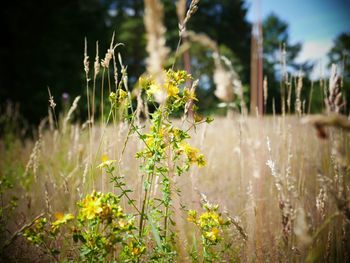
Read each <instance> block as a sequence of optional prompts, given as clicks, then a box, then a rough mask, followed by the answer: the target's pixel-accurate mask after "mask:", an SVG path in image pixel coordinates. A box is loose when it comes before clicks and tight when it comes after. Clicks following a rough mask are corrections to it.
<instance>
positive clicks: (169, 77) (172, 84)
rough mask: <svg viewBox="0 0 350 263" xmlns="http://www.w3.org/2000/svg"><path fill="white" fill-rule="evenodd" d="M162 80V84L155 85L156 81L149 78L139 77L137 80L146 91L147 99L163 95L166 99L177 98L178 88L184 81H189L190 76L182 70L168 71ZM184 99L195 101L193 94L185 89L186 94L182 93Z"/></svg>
mask: <svg viewBox="0 0 350 263" xmlns="http://www.w3.org/2000/svg"><path fill="white" fill-rule="evenodd" d="M164 78H165V80H164V83H157V81H156V80H155V79H153V78H151V77H149V78H142V77H141V78H140V79H139V84H140V86H141V87H143V88H144V89H145V90H146V93H147V95H148V96H149V97H151V96H153V97H160V96H162V95H163V94H164V95H165V97H166V98H179V93H180V88H179V86H180V85H181V84H183V83H184V82H186V80H188V79H191V75H189V74H187V73H186V71H184V70H179V71H173V70H168V71H165V72H164ZM184 97H186V98H187V99H190V98H192V99H195V95H194V92H190V91H189V90H188V89H186V92H185V91H184Z"/></svg>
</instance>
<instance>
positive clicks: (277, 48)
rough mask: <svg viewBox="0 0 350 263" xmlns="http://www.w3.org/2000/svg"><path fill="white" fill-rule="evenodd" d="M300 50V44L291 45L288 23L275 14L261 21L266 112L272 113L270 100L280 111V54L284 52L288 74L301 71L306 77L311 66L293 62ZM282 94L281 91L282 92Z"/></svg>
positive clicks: (281, 74) (281, 70)
mask: <svg viewBox="0 0 350 263" xmlns="http://www.w3.org/2000/svg"><path fill="white" fill-rule="evenodd" d="M301 48H302V45H301V43H295V44H292V43H291V41H290V38H289V32H288V23H287V22H285V21H283V20H281V19H280V18H279V17H278V16H277V15H276V14H273V13H272V14H270V15H269V16H267V17H266V18H265V19H264V21H263V50H264V51H263V53H264V57H263V68H264V75H265V76H266V77H267V80H268V88H269V92H268V93H269V94H268V102H267V112H271V111H272V99H273V98H274V99H275V103H276V110H278V111H279V110H280V109H281V103H280V102H281V85H280V82H281V81H282V77H283V74H284V73H283V69H282V65H281V58H282V55H281V53H282V52H283V50H285V55H284V58H285V62H286V70H287V72H288V73H289V74H291V73H292V72H294V73H295V72H297V71H299V70H302V71H303V72H304V74H305V75H306V76H307V75H308V74H309V73H310V71H311V69H312V64H311V63H309V62H305V63H303V64H299V63H297V62H296V61H295V60H296V58H297V56H298V54H299V52H300V50H301ZM282 92H283V90H282Z"/></svg>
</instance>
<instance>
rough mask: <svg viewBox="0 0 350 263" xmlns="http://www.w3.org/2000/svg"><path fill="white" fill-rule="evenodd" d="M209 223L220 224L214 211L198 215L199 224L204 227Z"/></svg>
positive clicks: (209, 224)
mask: <svg viewBox="0 0 350 263" xmlns="http://www.w3.org/2000/svg"><path fill="white" fill-rule="evenodd" d="M211 225H217V226H218V225H220V218H219V215H218V214H217V213H215V212H214V211H210V212H205V213H203V214H201V215H200V217H199V226H200V227H201V228H205V227H208V226H211Z"/></svg>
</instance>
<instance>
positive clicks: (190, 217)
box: [187, 210, 197, 223]
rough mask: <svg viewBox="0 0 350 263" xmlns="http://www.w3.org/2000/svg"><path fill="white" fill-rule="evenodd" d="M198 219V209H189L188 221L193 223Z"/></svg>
mask: <svg viewBox="0 0 350 263" xmlns="http://www.w3.org/2000/svg"><path fill="white" fill-rule="evenodd" d="M196 220H197V211H196V210H189V211H188V217H187V221H188V222H192V223H196Z"/></svg>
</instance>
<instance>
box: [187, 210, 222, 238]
mask: <svg viewBox="0 0 350 263" xmlns="http://www.w3.org/2000/svg"><path fill="white" fill-rule="evenodd" d="M204 208H205V209H206V211H205V212H204V213H202V214H201V215H200V216H199V217H198V216H197V211H195V210H189V211H188V217H187V220H188V221H189V222H191V223H194V224H196V225H197V226H198V228H199V229H200V231H201V233H202V236H203V238H204V239H205V240H206V241H208V242H209V243H210V244H216V243H218V242H219V241H220V240H221V236H220V230H221V229H222V227H223V226H224V225H227V224H228V222H225V221H224V220H223V219H222V217H221V214H220V213H218V212H217V210H218V206H210V205H207V204H206V205H204Z"/></svg>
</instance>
